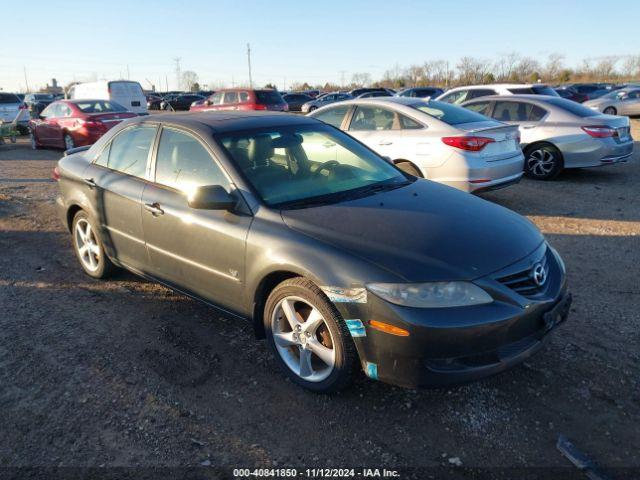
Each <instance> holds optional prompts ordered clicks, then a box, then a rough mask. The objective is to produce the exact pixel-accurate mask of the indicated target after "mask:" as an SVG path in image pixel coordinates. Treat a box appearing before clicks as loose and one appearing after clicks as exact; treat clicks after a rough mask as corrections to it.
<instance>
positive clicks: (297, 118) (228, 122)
mask: <svg viewBox="0 0 640 480" xmlns="http://www.w3.org/2000/svg"><path fill="white" fill-rule="evenodd" d="M134 121H136V120H135V119H134ZM137 122H139V123H155V122H158V123H161V124H163V125H164V124H166V125H176V126H184V127H187V128H194V127H195V128H202V127H209V128H210V129H211V130H212V131H214V132H215V133H223V132H234V131H238V130H251V129H254V128H265V127H282V126H287V125H315V124H318V123H321V122H319V121H318V120H315V119H313V118H310V117H306V116H304V115H294V114H290V113H280V112H273V113H264V112H254V111H209V112H185V113H174V114H169V115H145V116H143V117H139V118H138V119H137Z"/></svg>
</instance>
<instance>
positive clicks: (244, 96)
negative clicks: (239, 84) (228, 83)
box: [240, 92, 249, 103]
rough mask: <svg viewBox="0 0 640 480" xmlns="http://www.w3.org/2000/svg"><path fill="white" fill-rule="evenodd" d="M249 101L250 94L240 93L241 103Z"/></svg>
mask: <svg viewBox="0 0 640 480" xmlns="http://www.w3.org/2000/svg"><path fill="white" fill-rule="evenodd" d="M248 101H249V92H240V102H241V103H246V102H248Z"/></svg>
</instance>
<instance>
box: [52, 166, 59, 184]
mask: <svg viewBox="0 0 640 480" xmlns="http://www.w3.org/2000/svg"><path fill="white" fill-rule="evenodd" d="M51 178H53V179H54V180H55V181H56V182H58V181H60V170H58V167H57V166H56V167H54V169H53V172H51Z"/></svg>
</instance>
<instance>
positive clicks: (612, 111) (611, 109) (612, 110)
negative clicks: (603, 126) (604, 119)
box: [602, 107, 618, 115]
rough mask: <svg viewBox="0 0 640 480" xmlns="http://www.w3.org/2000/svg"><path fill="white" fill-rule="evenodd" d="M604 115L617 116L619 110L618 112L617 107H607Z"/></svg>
mask: <svg viewBox="0 0 640 480" xmlns="http://www.w3.org/2000/svg"><path fill="white" fill-rule="evenodd" d="M602 113H604V114H605V115H617V114H618V110H616V109H615V107H607V108H605V109H604V111H603V112H602Z"/></svg>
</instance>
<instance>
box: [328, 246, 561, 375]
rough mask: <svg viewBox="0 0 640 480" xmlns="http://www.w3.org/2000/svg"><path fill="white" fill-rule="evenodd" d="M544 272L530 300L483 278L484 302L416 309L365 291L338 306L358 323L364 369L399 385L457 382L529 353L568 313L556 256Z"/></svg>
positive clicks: (357, 341) (356, 337) (517, 360)
mask: <svg viewBox="0 0 640 480" xmlns="http://www.w3.org/2000/svg"><path fill="white" fill-rule="evenodd" d="M541 255H547V254H546V253H543V254H541ZM549 255H551V254H550V252H549ZM538 260H539V258H538V259H536V261H538ZM549 275H550V276H552V275H553V276H554V278H553V279H550V280H549V284H548V288H547V289H546V290H545V291H544V292H543V293H541V295H540V296H538V297H536V298H535V299H530V298H525V297H522V296H520V295H518V294H517V293H515V292H511V291H510V289H509V288H507V287H505V286H504V285H500V284H498V282H496V281H495V279H493V278H485V279H482V280H480V281H477V282H476V283H477V284H478V285H481V286H482V288H484V289H485V290H487V291H490V293H491V295H492V297H493V298H494V302H493V303H491V304H486V305H478V306H472V307H456V308H439V309H438V308H435V309H420V308H409V307H402V306H398V305H394V304H391V303H388V302H386V301H384V300H382V299H380V298H378V297H377V296H375V295H373V294H371V293H369V294H368V295H367V300H366V303H359V304H356V303H349V304H347V303H345V304H342V305H340V306H339V309H340V310H341V313H342V315H343V316H344V318H345V319H359V320H360V322H361V325H362V327H363V328H360V329H359V330H357V331H358V334H357V335H353V337H354V338H353V340H354V342H355V344H356V348H357V349H358V353H359V355H360V360H361V362H362V366H363V369H364V371H365V373H366V374H367V375H368V376H370V377H372V378H374V379H378V380H381V381H384V382H386V383H391V384H395V385H400V386H404V387H421V386H439V385H449V384H459V383H465V382H469V381H473V380H477V379H480V378H484V377H487V376H491V375H495V374H497V373H500V372H503V371H505V370H507V369H509V368H511V367H513V366H514V365H517V364H519V363H520V362H522V361H524V360H525V359H527V358H529V357H530V356H531V355H533V354H534V353H535V352H537V351H538V350H539V349H540V348H541V347H542V345H543V344H544V340H545V338H546V337H547V335H548V334H549V332H550V331H551V330H553V329H554V328H555V327H556V326H558V325H559V324H561V323H562V322H564V321H565V320H566V319H567V317H568V314H569V310H570V306H571V301H572V299H571V294H569V293H567V291H566V283H565V278H564V273H563V272H561V267H560V265H559V263H553V262H551V261H550V265H549ZM492 283H496V285H495V287H492V286H491V284H492ZM369 320H378V321H380V322H385V323H389V324H392V325H394V326H397V327H399V328H402V329H405V330H407V331H408V332H409V336H404V337H401V336H394V335H391V334H388V333H384V332H381V331H379V330H376V329H374V328H372V327H371V326H370V325H369V323H368V322H369ZM348 325H349V323H348ZM358 325H360V324H358Z"/></svg>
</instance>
